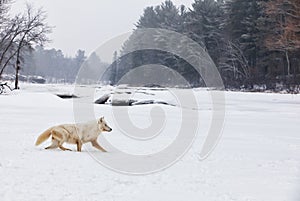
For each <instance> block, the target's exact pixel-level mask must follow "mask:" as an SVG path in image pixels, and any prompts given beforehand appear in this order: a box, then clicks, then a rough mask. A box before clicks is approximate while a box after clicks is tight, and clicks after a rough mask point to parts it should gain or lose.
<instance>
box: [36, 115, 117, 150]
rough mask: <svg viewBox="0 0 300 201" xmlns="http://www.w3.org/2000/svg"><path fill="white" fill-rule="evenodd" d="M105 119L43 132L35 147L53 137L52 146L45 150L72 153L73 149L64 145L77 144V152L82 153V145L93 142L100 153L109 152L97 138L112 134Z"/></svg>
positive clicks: (57, 127) (55, 127) (62, 126)
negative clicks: (106, 133)
mask: <svg viewBox="0 0 300 201" xmlns="http://www.w3.org/2000/svg"><path fill="white" fill-rule="evenodd" d="M111 131H112V128H110V127H109V126H108V125H107V123H106V121H105V120H104V117H101V118H100V119H99V120H96V121H91V122H87V123H80V124H62V125H59V126H54V127H51V128H49V129H47V130H46V131H45V132H43V133H42V134H41V135H40V136H39V137H38V138H37V140H36V143H35V145H36V146H38V145H40V144H42V143H43V142H44V141H46V140H47V139H48V138H49V137H50V136H52V144H51V145H50V146H48V147H46V148H45V149H55V148H60V149H61V150H63V151H66V150H68V151H72V150H71V149H68V148H65V147H63V143H65V142H66V143H69V144H76V145H77V151H79V152H81V148H82V144H84V143H88V142H91V143H92V145H93V147H95V148H97V149H99V150H100V151H103V152H107V151H106V150H105V149H104V148H103V147H101V146H100V145H99V144H98V142H97V138H98V136H99V135H100V134H101V133H102V132H111Z"/></svg>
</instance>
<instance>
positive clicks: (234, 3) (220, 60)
mask: <svg viewBox="0 0 300 201" xmlns="http://www.w3.org/2000/svg"><path fill="white" fill-rule="evenodd" d="M299 22H300V1H299V0H227V1H225V0H195V2H194V3H193V4H192V7H191V8H186V7H185V6H184V5H181V6H176V5H174V3H173V2H172V1H171V0H167V1H165V2H163V3H162V4H161V5H159V6H150V7H147V8H145V9H144V12H143V14H142V15H141V17H140V19H139V20H138V22H137V23H136V24H135V26H136V29H135V31H134V32H138V31H139V30H140V29H142V28H161V29H168V30H172V31H176V32H178V33H181V34H184V35H186V36H188V37H189V38H191V39H193V40H194V41H195V42H197V43H198V44H199V45H201V46H202V47H203V48H204V49H205V50H206V51H207V52H208V53H209V55H210V57H211V59H212V60H213V61H214V63H215V65H216V66H217V68H218V70H219V72H220V74H221V77H222V79H223V82H224V84H225V85H226V87H228V88H241V87H245V88H254V87H255V85H264V86H265V87H266V88H268V89H273V88H275V87H276V86H277V85H278V84H281V85H283V86H285V87H292V86H294V85H299V82H300V23H299ZM134 34H135V33H133V35H134ZM154 37H156V38H158V39H159V40H160V42H161V43H162V44H163V43H164V42H166V41H167V40H165V39H164V38H163V37H160V36H159V35H157V36H154ZM136 40H137V38H135V37H133V36H132V37H130V38H129V40H128V41H127V42H126V43H125V44H124V46H123V48H122V50H121V56H120V57H118V59H116V61H115V62H114V64H112V69H113V70H112V72H113V73H112V79H111V80H112V81H113V82H114V83H116V82H117V81H118V79H119V78H120V75H122V73H120V72H122V71H124V72H125V71H128V70H129V69H130V68H133V67H135V66H138V65H141V64H147V63H160V64H163V65H166V66H169V67H170V68H173V69H175V70H176V71H179V72H180V74H182V75H185V76H184V77H185V78H186V79H188V81H189V82H190V83H191V84H192V85H195V86H199V85H203V84H204V83H203V82H201V78H199V77H197V76H196V75H195V73H194V71H193V68H191V66H190V65H189V64H188V63H186V62H185V61H183V60H182V59H180V58H177V57H176V55H169V53H166V52H159V51H154V50H144V51H137V52H132V53H130V55H129V56H128V55H126V54H127V52H128V51H127V50H128V49H130V47H132V46H134V45H136V46H138V45H139V44H138V43H142V41H136ZM178 45H182V46H184V45H185V44H180V43H179V44H178ZM191 54H192V53H191ZM170 58H171V59H170ZM116 66H117V67H118V69H116ZM116 72H119V74H120V75H119V77H118V76H117V75H116ZM144 73H145V74H147V72H144ZM116 77H117V78H116Z"/></svg>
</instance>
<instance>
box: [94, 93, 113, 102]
mask: <svg viewBox="0 0 300 201" xmlns="http://www.w3.org/2000/svg"><path fill="white" fill-rule="evenodd" d="M109 98H110V95H109V94H104V95H103V96H102V97H101V98H99V99H97V100H96V101H95V104H105V103H106V102H107V100H108V99H109Z"/></svg>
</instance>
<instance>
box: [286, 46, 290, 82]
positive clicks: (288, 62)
mask: <svg viewBox="0 0 300 201" xmlns="http://www.w3.org/2000/svg"><path fill="white" fill-rule="evenodd" d="M285 58H286V62H287V75H288V78H289V77H290V74H291V72H290V71H291V62H290V58H289V53H288V50H286V51H285Z"/></svg>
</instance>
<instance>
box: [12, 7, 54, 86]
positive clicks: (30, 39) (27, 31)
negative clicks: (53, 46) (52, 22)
mask: <svg viewBox="0 0 300 201" xmlns="http://www.w3.org/2000/svg"><path fill="white" fill-rule="evenodd" d="M22 18H23V20H24V22H23V26H22V33H21V34H20V35H19V37H18V40H17V41H16V42H17V49H16V65H15V68H16V79H15V89H17V88H18V75H19V70H20V65H21V60H20V57H21V53H22V51H23V50H25V51H31V50H33V46H34V45H40V46H43V45H44V44H45V43H47V42H49V38H48V37H47V34H49V33H51V27H50V26H48V25H47V23H46V22H45V21H46V14H45V12H44V11H43V10H42V9H38V10H37V11H35V10H34V9H33V7H32V6H31V5H29V4H27V12H26V13H25V14H24V15H23V16H22Z"/></svg>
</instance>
